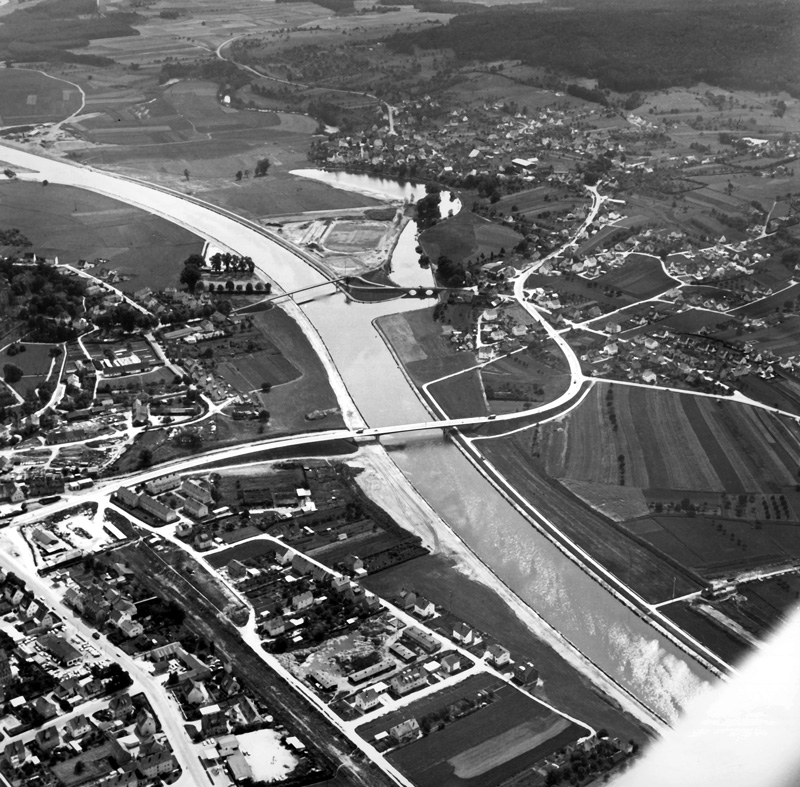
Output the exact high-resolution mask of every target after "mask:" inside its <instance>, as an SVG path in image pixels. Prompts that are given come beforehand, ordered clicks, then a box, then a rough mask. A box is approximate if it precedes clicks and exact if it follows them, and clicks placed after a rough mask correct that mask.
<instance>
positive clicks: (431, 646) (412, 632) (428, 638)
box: [403, 626, 441, 653]
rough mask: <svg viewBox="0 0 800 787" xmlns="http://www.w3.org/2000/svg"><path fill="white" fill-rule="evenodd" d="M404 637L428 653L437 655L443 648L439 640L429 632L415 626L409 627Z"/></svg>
mask: <svg viewBox="0 0 800 787" xmlns="http://www.w3.org/2000/svg"><path fill="white" fill-rule="evenodd" d="M403 637H404V638H405V639H407V640H409V641H410V642H412V643H413V644H414V645H417V646H418V647H420V648H422V649H423V650H424V651H425V652H426V653H436V651H437V650H439V648H440V647H441V645H440V644H439V640H437V639H436V637H434V636H433V634H431V633H430V632H428V631H423V630H422V629H418V628H416V627H415V626H409V627H408V628H407V629H406V630H405V631H404V632H403Z"/></svg>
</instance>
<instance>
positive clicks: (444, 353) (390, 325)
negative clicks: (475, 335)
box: [377, 309, 478, 396]
mask: <svg viewBox="0 0 800 787" xmlns="http://www.w3.org/2000/svg"><path fill="white" fill-rule="evenodd" d="M432 314H433V310H432V309H420V310H419V311H413V312H407V313H406V314H395V315H390V316H387V317H381V318H380V319H379V320H378V322H377V324H378V326H379V327H380V329H381V331H382V332H383V333H384V335H385V336H386V338H387V340H388V342H389V343H390V344H391V346H392V348H393V349H394V351H395V352H396V353H397V354H398V356H399V357H400V359H401V361H402V362H403V364H404V365H405V367H406V370H407V371H408V373H409V375H410V376H411V378H412V379H413V380H414V382H415V383H416V384H417V385H422V384H424V383H427V382H430V381H431V380H438V379H439V378H440V377H444V376H445V375H448V374H453V373H455V372H459V371H463V370H465V369H469V368H470V367H472V366H475V364H476V363H477V360H476V358H475V354H474V353H471V352H458V353H457V352H455V350H453V348H452V345H451V344H450V343H449V342H448V341H447V340H446V339H445V338H444V336H443V335H442V326H441V325H440V324H439V323H438V322H436V321H435V320H433V319H432ZM474 395H475V396H478V394H474Z"/></svg>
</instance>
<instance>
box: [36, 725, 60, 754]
mask: <svg viewBox="0 0 800 787" xmlns="http://www.w3.org/2000/svg"><path fill="white" fill-rule="evenodd" d="M34 740H35V741H36V745H37V746H38V747H39V748H40V749H41V750H42V752H44V753H45V754H47V752H50V751H53V749H55V748H56V746H59V745H60V744H61V737H60V735H59V734H58V727H56V726H55V725H53V726H52V727H45V728H44V729H43V730H39V732H37V733H36V736H35V738H34Z"/></svg>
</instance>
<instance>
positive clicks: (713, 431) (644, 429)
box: [533, 384, 800, 494]
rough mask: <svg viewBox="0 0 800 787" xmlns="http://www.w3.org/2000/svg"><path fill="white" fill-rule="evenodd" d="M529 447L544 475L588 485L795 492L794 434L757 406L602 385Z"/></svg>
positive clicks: (798, 452) (799, 444)
mask: <svg viewBox="0 0 800 787" xmlns="http://www.w3.org/2000/svg"><path fill="white" fill-rule="evenodd" d="M533 448H534V450H535V451H536V452H538V453H539V454H540V455H541V457H542V461H543V462H544V464H545V467H546V469H547V472H548V474H550V475H552V476H554V477H556V478H564V479H574V480H578V481H585V482H589V483H593V484H611V485H616V484H618V485H623V486H633V487H639V488H642V489H647V488H655V489H662V490H665V489H672V490H706V491H715V492H727V493H729V494H741V493H750V492H753V493H764V494H774V493H776V492H778V491H783V490H786V489H793V488H794V485H795V483H796V474H797V467H798V466H799V465H800V430H798V427H797V426H796V425H795V424H794V423H793V422H791V421H788V420H786V419H779V418H777V417H775V416H772V415H770V414H769V413H767V412H765V411H763V410H761V409H760V408H752V407H748V406H745V405H738V404H733V403H730V402H721V403H719V404H716V403H715V400H714V399H712V398H709V397H697V396H691V395H682V394H674V393H670V392H663V391H653V390H647V389H643V388H634V387H629V386H613V385H612V386H609V385H604V384H600V385H597V386H595V387H594V389H593V390H592V392H591V393H590V394H589V395H588V397H587V398H586V399H585V400H584V402H583V404H582V405H581V406H580V407H578V408H576V409H575V410H572V411H571V412H570V414H569V415H568V416H566V417H565V418H564V419H563V420H562V421H561V422H556V423H553V424H545V425H543V426H542V427H540V428H539V429H538V430H537V431H536V433H535V437H534V443H533Z"/></svg>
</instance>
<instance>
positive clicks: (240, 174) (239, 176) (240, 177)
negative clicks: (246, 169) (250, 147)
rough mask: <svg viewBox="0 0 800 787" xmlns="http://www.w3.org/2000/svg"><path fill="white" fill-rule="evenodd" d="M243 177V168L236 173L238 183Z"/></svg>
mask: <svg viewBox="0 0 800 787" xmlns="http://www.w3.org/2000/svg"><path fill="white" fill-rule="evenodd" d="M241 179H242V170H238V171H237V173H236V182H237V183H238V182H239V181H241Z"/></svg>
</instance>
